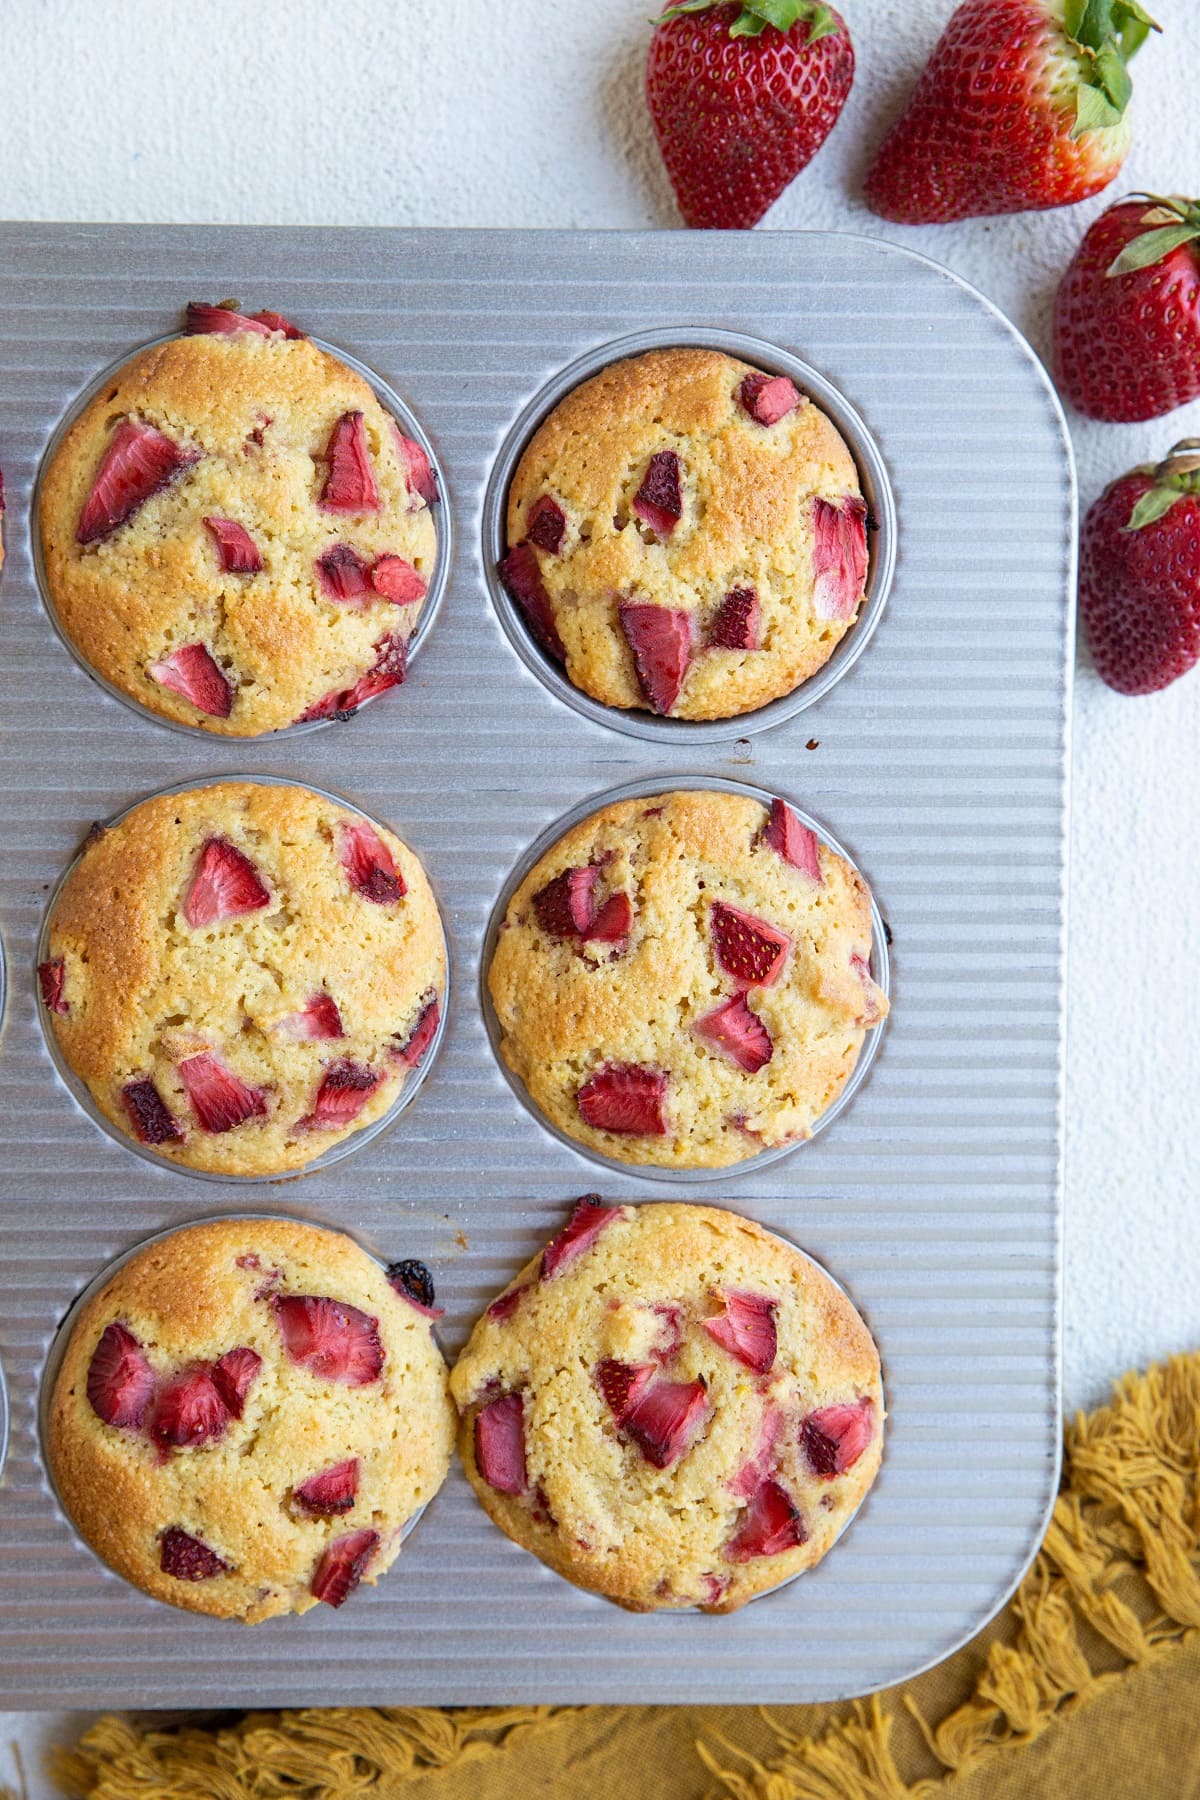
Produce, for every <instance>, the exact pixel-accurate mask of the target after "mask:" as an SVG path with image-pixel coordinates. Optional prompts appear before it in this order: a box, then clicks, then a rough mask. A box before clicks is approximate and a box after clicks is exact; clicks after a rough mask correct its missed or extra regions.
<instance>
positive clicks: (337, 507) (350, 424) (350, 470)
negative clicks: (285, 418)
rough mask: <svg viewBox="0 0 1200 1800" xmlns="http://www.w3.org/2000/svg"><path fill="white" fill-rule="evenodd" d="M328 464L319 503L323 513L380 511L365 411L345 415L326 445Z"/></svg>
mask: <svg viewBox="0 0 1200 1800" xmlns="http://www.w3.org/2000/svg"><path fill="white" fill-rule="evenodd" d="M325 464H326V469H327V473H326V476H325V485H324V487H323V488H322V489H321V498H320V499H319V500H318V502H317V504H318V506H320V507H321V509H322V511H323V512H338V513H366V512H378V511H379V489H378V488H377V487H376V485H375V475H374V471H373V470H372V468H371V452H370V448H369V446H368V444H367V421H366V417H365V415H364V414H363V413H361V412H348V413H343V414H342V416H341V418H340V419H339V420H338V422H337V424H336V425H335V426H334V428H333V430H332V432H331V433H330V435H329V442H328V444H326V446H325Z"/></svg>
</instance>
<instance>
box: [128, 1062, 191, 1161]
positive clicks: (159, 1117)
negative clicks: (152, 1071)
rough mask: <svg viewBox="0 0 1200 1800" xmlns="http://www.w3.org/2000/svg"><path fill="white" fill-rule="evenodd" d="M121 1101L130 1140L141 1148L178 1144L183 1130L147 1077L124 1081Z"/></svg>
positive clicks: (182, 1136) (181, 1138) (182, 1137)
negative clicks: (128, 1124)
mask: <svg viewBox="0 0 1200 1800" xmlns="http://www.w3.org/2000/svg"><path fill="white" fill-rule="evenodd" d="M121 1099H122V1100H123V1101H124V1103H125V1111H126V1112H127V1113H128V1114H129V1122H130V1124H131V1125H132V1126H133V1133H134V1136H135V1137H136V1138H137V1139H138V1140H139V1142H141V1143H143V1144H181V1143H182V1142H183V1139H184V1135H185V1134H184V1129H183V1126H182V1125H181V1124H180V1123H179V1120H178V1119H177V1118H176V1117H175V1114H174V1113H173V1112H172V1111H171V1109H170V1107H169V1106H168V1105H167V1103H166V1101H165V1100H164V1099H163V1097H162V1095H161V1094H160V1093H159V1091H158V1089H157V1088H156V1087H155V1085H154V1083H153V1082H152V1081H151V1080H150V1078H149V1076H144V1077H143V1078H142V1079H141V1080H140V1081H127V1082H126V1083H125V1086H124V1087H123V1088H122V1089H121Z"/></svg>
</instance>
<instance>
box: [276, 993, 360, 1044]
mask: <svg viewBox="0 0 1200 1800" xmlns="http://www.w3.org/2000/svg"><path fill="white" fill-rule="evenodd" d="M274 1029H275V1030H276V1031H281V1032H282V1033H283V1035H284V1037H290V1038H299V1039H303V1038H342V1037H345V1035H346V1030H345V1027H344V1026H343V1024H342V1015H341V1013H340V1012H339V1011H338V1009H337V1002H336V1001H335V1000H334V999H333V998H332V997H331V996H330V995H329V994H314V995H313V997H312V999H311V1000H310V1001H309V1003H308V1005H307V1006H306V1007H305V1008H304V1011H303V1012H294V1013H288V1014H287V1015H286V1017H285V1018H282V1019H278V1020H277V1021H276V1023H275V1027H274Z"/></svg>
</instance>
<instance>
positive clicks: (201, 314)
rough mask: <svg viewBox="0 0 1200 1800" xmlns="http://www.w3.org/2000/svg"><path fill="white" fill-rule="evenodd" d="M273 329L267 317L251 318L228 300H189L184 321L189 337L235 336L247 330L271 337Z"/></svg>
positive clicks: (258, 335)
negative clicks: (213, 301)
mask: <svg viewBox="0 0 1200 1800" xmlns="http://www.w3.org/2000/svg"><path fill="white" fill-rule="evenodd" d="M274 316H276V317H277V316H278V315H274ZM271 329H272V328H271V326H270V325H269V324H268V323H267V320H266V318H265V317H261V318H257V319H255V318H251V317H250V315H249V314H248V313H240V312H239V311H238V309H237V307H236V306H231V305H229V304H228V303H227V302H218V303H216V304H213V303H210V302H208V301H205V300H189V301H188V308H187V315H186V319H185V322H184V331H185V333H186V335H187V336H188V337H203V336H206V335H211V336H218V337H233V336H236V334H237V333H238V332H247V331H248V332H249V333H250V334H251V336H254V337H270V335H271Z"/></svg>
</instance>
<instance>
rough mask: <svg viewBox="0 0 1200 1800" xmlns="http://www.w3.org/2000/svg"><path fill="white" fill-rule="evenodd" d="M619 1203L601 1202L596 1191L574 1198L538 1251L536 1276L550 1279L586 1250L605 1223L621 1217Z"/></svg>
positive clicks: (621, 1210)
mask: <svg viewBox="0 0 1200 1800" xmlns="http://www.w3.org/2000/svg"><path fill="white" fill-rule="evenodd" d="M624 1214H625V1208H624V1207H623V1206H605V1205H603V1204H602V1202H601V1200H600V1197H599V1195H598V1194H587V1195H585V1196H584V1198H583V1199H582V1200H580V1201H578V1202H577V1204H576V1207H575V1211H574V1212H573V1213H572V1214H571V1217H570V1218H569V1219H568V1221H567V1223H566V1224H565V1225H564V1226H563V1228H562V1230H561V1231H560V1232H559V1233H558V1235H557V1236H556V1237H552V1238H551V1239H550V1242H549V1243H548V1244H547V1245H546V1248H545V1249H544V1250H543V1251H542V1267H541V1275H540V1279H541V1280H542V1281H550V1280H552V1279H553V1277H554V1276H555V1275H557V1274H558V1273H559V1271H560V1270H562V1269H565V1268H566V1267H567V1264H568V1263H573V1262H574V1261H575V1259H576V1257H578V1256H582V1255H583V1253H584V1251H585V1250H590V1249H591V1247H592V1245H593V1244H594V1243H595V1241H596V1239H597V1238H598V1237H599V1236H600V1233H601V1232H602V1231H603V1230H604V1227H605V1226H606V1225H610V1224H611V1223H612V1221H613V1220H614V1219H620V1218H623V1217H624Z"/></svg>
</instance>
